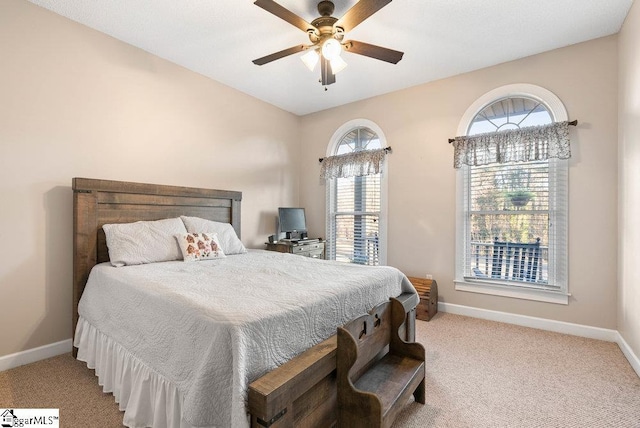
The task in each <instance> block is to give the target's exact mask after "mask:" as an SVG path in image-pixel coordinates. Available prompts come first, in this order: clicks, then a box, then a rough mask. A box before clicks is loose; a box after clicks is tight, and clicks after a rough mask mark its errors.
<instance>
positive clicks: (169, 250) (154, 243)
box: [102, 217, 187, 267]
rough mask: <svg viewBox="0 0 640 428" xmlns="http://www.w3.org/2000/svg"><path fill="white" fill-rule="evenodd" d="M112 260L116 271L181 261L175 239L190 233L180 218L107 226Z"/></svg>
mask: <svg viewBox="0 0 640 428" xmlns="http://www.w3.org/2000/svg"><path fill="white" fill-rule="evenodd" d="M102 229H104V234H105V236H106V238H107V247H108V248H109V259H110V261H111V264H112V265H113V266H116V267H120V266H126V265H141V264H145V263H155V262H165V261H169V260H181V259H182V251H180V246H179V245H178V242H176V238H175V235H178V234H181V233H187V229H185V227H184V223H183V222H182V220H180V219H179V218H177V217H176V218H168V219H164V220H156V221H138V222H135V223H120V224H105V225H104V226H102Z"/></svg>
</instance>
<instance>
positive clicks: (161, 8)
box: [29, 0, 633, 115]
mask: <svg viewBox="0 0 640 428" xmlns="http://www.w3.org/2000/svg"><path fill="white" fill-rule="evenodd" d="M29 1H31V3H34V4H37V5H40V6H42V7H45V8H47V9H49V10H51V11H53V12H56V13H58V14H60V15H63V16H66V17H68V18H70V19H72V20H74V21H77V22H80V23H82V24H84V25H86V26H88V27H91V28H94V29H96V30H98V31H101V32H103V33H106V34H108V35H110V36H113V37H115V38H117V39H119V40H122V41H124V42H126V43H129V44H131V45H133V46H136V47H139V48H141V49H143V50H145V51H147V52H150V53H152V54H154V55H157V56H159V57H161V58H165V59H167V60H169V61H171V62H174V63H176V64H179V65H181V66H183V67H185V68H187V69H190V70H193V71H195V72H198V73H200V74H203V75H205V76H208V77H210V78H212V79H214V80H216V81H218V82H221V83H223V84H225V85H228V86H230V87H232V88H235V89H238V90H240V91H242V92H244V93H247V94H249V95H252V96H254V97H256V98H259V99H261V100H264V101H266V102H268V103H270V104H273V105H275V106H278V107H280V108H282V109H284V110H287V111H289V112H292V113H294V114H297V115H304V114H308V113H312V112H316V111H320V110H324V109H328V108H331V107H335V106H338V105H343V104H346V103H349V102H353V101H357V100H361V99H364V98H369V97H372V96H375V95H380V94H384V93H388V92H392V91H396V90H399V89H403V88H407V87H410V86H415V85H418V84H421V83H425V82H429V81H433V80H436V79H441V78H445V77H449V76H453V75H457V74H460V73H464V72H468V71H472V70H477V69H480V68H484V67H487V66H491V65H494V64H499V63H502V62H505V61H511V60H514V59H517V58H522V57H525V56H529V55H533V54H536V53H540V52H544V51H548V50H551V49H556V48H560V47H563V46H568V45H571V44H574V43H579V42H583V41H586V40H590V39H594V38H598V37H603V36H607V35H610V34H615V33H617V32H618V31H619V30H620V28H621V26H622V23H623V22H624V18H625V17H626V15H627V12H628V11H629V9H630V7H631V4H632V3H633V0H394V1H392V2H391V3H389V4H388V5H386V6H385V7H383V8H382V9H381V10H380V11H378V12H377V13H376V14H374V15H372V16H371V17H370V18H369V19H367V20H366V21H364V22H363V23H362V24H360V25H359V26H358V27H357V28H355V29H353V30H352V31H351V32H349V33H347V36H346V37H345V39H352V40H358V41H362V42H367V43H372V44H376V45H380V46H384V47H387V48H391V49H394V50H399V51H403V52H404V57H403V59H402V60H401V61H400V62H399V63H398V64H396V65H393V64H389V63H386V62H382V61H378V60H375V59H372V58H368V57H364V56H361V55H356V54H353V53H348V52H345V53H343V55H342V56H343V58H344V59H345V60H346V62H347V63H348V67H347V68H346V69H345V70H344V71H342V72H340V73H339V74H337V75H336V80H337V82H336V83H335V84H332V85H330V86H328V87H327V89H328V90H327V91H325V90H324V89H325V88H324V87H323V86H321V85H320V83H319V82H318V79H319V78H320V71H319V67H318V68H316V70H315V71H314V72H311V71H309V70H308V69H307V68H306V67H305V66H304V64H303V63H302V61H300V59H299V57H300V56H301V54H297V55H292V56H289V57H286V58H283V59H280V60H277V61H274V62H271V63H269V64H265V65H263V66H257V65H254V64H253V63H252V62H251V61H252V60H253V59H256V58H259V57H262V56H265V55H268V54H271V53H273V52H276V51H280V50H282V49H285V48H289V47H291V46H295V45H299V44H306V43H308V38H307V35H306V34H305V33H303V32H302V31H300V30H299V29H298V28H296V27H294V26H292V25H290V24H288V23H287V22H285V21H283V20H281V19H280V18H278V17H276V16H274V15H272V14H270V13H268V12H266V11H265V10H263V9H261V8H259V7H258V6H255V5H254V4H253V0H29ZM276 1H277V2H278V3H279V4H281V5H282V6H284V7H286V8H288V9H290V10H291V11H292V12H294V13H296V14H297V15H299V16H300V17H302V18H304V19H305V20H307V21H308V22H310V21H312V20H313V19H314V18H316V17H318V13H317V10H316V4H317V1H316V0H276ZM334 3H335V6H336V9H335V12H334V14H333V16H335V17H337V18H339V17H341V16H342V15H343V14H344V13H345V12H346V11H347V10H348V9H349V8H350V7H351V6H353V5H354V4H355V3H356V0H334Z"/></svg>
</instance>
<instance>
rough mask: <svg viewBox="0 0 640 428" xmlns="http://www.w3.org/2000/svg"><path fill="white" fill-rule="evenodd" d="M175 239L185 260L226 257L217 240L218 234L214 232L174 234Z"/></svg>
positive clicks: (193, 260)
mask: <svg viewBox="0 0 640 428" xmlns="http://www.w3.org/2000/svg"><path fill="white" fill-rule="evenodd" d="M176 239H177V240H178V244H179V245H180V250H181V251H182V257H183V259H184V261H185V262H197V261H200V260H211V259H220V258H222V257H226V256H225V254H224V251H223V250H222V247H220V242H218V235H217V234H215V233H212V232H205V233H186V234H180V235H176Z"/></svg>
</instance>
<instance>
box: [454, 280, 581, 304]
mask: <svg viewBox="0 0 640 428" xmlns="http://www.w3.org/2000/svg"><path fill="white" fill-rule="evenodd" d="M454 284H455V289H456V291H468V292H471V293H480V294H491V295H494V296H503V297H512V298H514V299H524V300H535V301H538V302H547V303H556V304H559V305H568V304H569V294H567V293H565V292H562V291H551V290H540V289H536V288H526V287H514V286H508V285H503V284H501V283H498V282H490V281H473V280H469V279H465V280H455V281H454Z"/></svg>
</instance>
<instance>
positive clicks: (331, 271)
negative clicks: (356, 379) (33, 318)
mask: <svg viewBox="0 0 640 428" xmlns="http://www.w3.org/2000/svg"><path fill="white" fill-rule="evenodd" d="M405 291H412V292H415V290H414V288H413V286H412V285H411V283H410V282H409V281H408V280H407V278H406V277H405V276H404V275H403V274H402V273H401V272H400V271H398V270H397V269H394V268H391V267H365V266H358V265H352V264H344V263H338V262H331V261H324V260H316V259H311V258H306V257H300V256H294V255H290V254H281V253H275V252H267V251H250V252H249V253H248V254H242V255H233V256H228V257H227V258H225V259H220V260H210V261H203V262H195V263H184V262H164V263H154V264H148V265H139V266H126V267H120V268H114V267H111V266H110V265H108V264H100V265H97V266H95V267H94V268H93V270H92V271H91V274H90V277H89V281H88V284H87V287H86V289H85V291H84V293H83V296H82V299H81V301H80V304H79V308H78V311H79V314H80V318H81V319H80V322H79V323H78V327H77V329H76V346H79V355H78V358H79V359H82V360H84V361H88V360H95V359H102V360H104V359H105V358H115V359H118V356H117V355H116V356H113V357H111V356H109V357H105V356H104V355H105V352H106V351H105V350H104V349H101V350H100V352H96V351H95V350H92V349H90V348H92V347H95V346H94V345H95V343H94V345H92V344H91V343H93V342H96V341H98V340H99V339H96V337H99V338H102V339H101V340H103V341H104V340H105V339H106V341H107V345H104V344H103V345H101V346H103V347H107V346H108V347H109V348H113V349H109V350H108V352H110V353H111V354H124V355H126V358H125V360H127V359H128V358H130V357H132V360H133V361H135V363H136V364H138V365H142V367H143V368H144V371H145V373H148V374H146V375H143V377H145V376H146V377H148V378H150V380H149V379H147V380H146V381H145V380H139V379H138V380H132V382H155V383H158V382H161V383H163V384H167V385H168V388H165V391H164V392H163V394H165V395H166V394H171V393H172V391H173V393H174V395H175V397H169V398H167V397H164V398H161V399H162V400H165V401H166V400H169V401H172V403H173V401H175V403H173V404H172V405H173V406H174V407H175V412H178V415H175V414H171V415H169V416H167V418H166V419H173V421H171V420H168V421H167V422H166V424H167V425H168V426H172V425H173V426H188V425H192V426H217V427H230V426H231V427H245V426H248V424H249V419H248V416H247V413H246V412H247V410H246V405H245V403H246V395H247V388H248V385H249V383H250V382H252V381H253V380H255V379H257V378H258V377H260V376H261V375H263V374H265V373H267V372H268V371H270V370H272V369H273V368H275V367H277V366H279V365H281V364H282V363H284V362H285V361H287V360H289V359H291V358H292V357H294V356H296V355H297V354H299V353H301V352H302V351H304V350H305V349H308V348H309V347H311V346H313V345H314V344H316V343H319V342H320V341H322V340H324V339H326V338H328V337H330V336H331V335H333V334H335V332H336V327H337V326H338V325H341V324H343V323H345V322H346V321H347V320H350V319H352V318H355V317H356V316H358V315H361V314H362V313H365V312H367V311H368V310H369V309H371V308H372V307H374V306H375V305H377V304H378V303H380V302H383V301H386V300H387V299H388V298H389V297H390V296H397V295H399V294H400V293H402V292H405ZM414 303H415V304H417V303H418V298H417V295H416V300H415V302H414ZM112 342H113V343H112ZM90 354H91V355H90ZM111 354H109V355H111ZM92 364H94V365H96V366H99V365H100V364H104V361H102V362H101V361H92ZM109 364H110V365H112V366H114V367H115V368H114V370H115V371H123V370H130V368H126V367H125V368H121V367H120V366H121V365H123V364H124V363H122V362H121V361H120V362H117V363H112V362H109ZM127 364H129V365H131V364H132V363H131V362H128V363H127ZM90 366H91V365H90ZM138 371H140V370H138ZM96 373H97V374H98V369H97V368H96ZM137 376H140V375H137ZM120 377H121V378H127V377H128V376H123V375H120ZM107 382H108V381H107ZM101 383H103V382H102V381H101ZM167 385H165V387H166V386H167ZM156 387H158V386H154V387H152V388H156ZM118 388H121V387H120V386H118V385H116V386H112V385H107V386H105V390H107V389H118ZM108 392H114V391H108ZM114 395H116V394H115V392H114ZM116 398H118V397H117V396H116ZM154 399H155V400H159V399H158V398H154ZM121 403H122V401H121ZM143 405H150V406H151V407H153V404H148V403H147V404H144V403H143ZM121 406H122V404H121ZM135 406H140V403H135ZM122 407H128V406H127V405H126V404H125V406H122ZM151 410H153V409H151ZM154 411H157V409H156V410H154ZM127 412H129V409H127ZM139 412H140V409H136V410H135V411H133V409H132V412H130V414H129V415H127V414H125V423H128V424H129V425H130V426H141V425H144V424H145V423H147V424H148V423H149V422H148V421H147V422H145V420H146V418H147V417H146V416H145V417H140V418H139V417H138V416H136V414H135V413H139ZM147 412H148V410H147ZM167 413H168V414H170V413H172V410H169V411H168V412H167ZM156 417H157V416H156ZM162 418H163V417H161V419H162ZM136 419H140V420H136ZM180 419H182V422H178V420H180ZM185 422H186V424H185ZM154 424H160V423H159V422H158V421H157V420H156V419H154ZM162 425H164V422H163V423H162Z"/></svg>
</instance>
